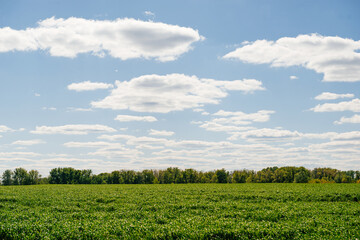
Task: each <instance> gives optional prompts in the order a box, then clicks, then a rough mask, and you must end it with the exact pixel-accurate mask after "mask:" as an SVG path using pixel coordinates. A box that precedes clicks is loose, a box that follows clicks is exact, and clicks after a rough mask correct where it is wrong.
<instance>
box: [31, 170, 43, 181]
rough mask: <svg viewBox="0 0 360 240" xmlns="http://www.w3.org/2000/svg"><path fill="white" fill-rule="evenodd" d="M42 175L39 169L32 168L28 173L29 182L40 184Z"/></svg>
mask: <svg viewBox="0 0 360 240" xmlns="http://www.w3.org/2000/svg"><path fill="white" fill-rule="evenodd" d="M40 177H41V175H40V174H39V172H38V171H37V170H30V171H29V173H28V182H29V184H38V183H39V181H40Z"/></svg>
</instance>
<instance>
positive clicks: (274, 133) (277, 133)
mask: <svg viewBox="0 0 360 240" xmlns="http://www.w3.org/2000/svg"><path fill="white" fill-rule="evenodd" d="M240 135H241V137H242V138H246V139H262V140H272V139H274V140H275V139H288V138H297V137H300V136H301V133H299V132H297V131H289V130H283V129H271V128H261V129H255V130H250V131H246V132H243V133H241V134H240Z"/></svg>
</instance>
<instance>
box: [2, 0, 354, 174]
mask: <svg viewBox="0 0 360 240" xmlns="http://www.w3.org/2000/svg"><path fill="white" fill-rule="evenodd" d="M359 11H360V2H359V1H356V0H348V1H340V0H337V1H334V0H319V1H310V0H309V1H306V0H305V1H295V0H289V1H278V0H275V1H266V0H246V1H245V0H237V1H235V0H228V1H210V0H207V1H206V0H197V1H190V0H185V1H165V0H157V1H145V0H142V1H140V0H134V1H113V0H106V1H89V0H86V1H83V0H79V1H69V0H65V1H64V0H63V1H45V0H43V1H40V0H34V1H25V0H24V1H20V0H14V1H6V0H0V82H1V87H0V173H1V172H3V171H4V170H6V169H14V168H17V167H23V168H25V169H27V170H30V169H37V170H38V171H39V172H40V173H41V174H43V175H44V176H46V175H48V173H49V171H50V170H51V169H52V168H56V167H73V168H76V169H92V170H93V172H94V173H100V172H111V171H113V170H119V169H133V170H142V169H165V168H167V167H179V168H181V169H185V168H194V169H197V170H204V171H208V170H213V169H219V168H225V169H227V170H236V169H253V170H260V169H262V168H265V167H270V166H279V167H281V166H304V167H307V168H310V169H312V168H316V167H331V168H337V169H341V170H348V169H353V170H358V169H360V91H359V90H360V28H359V22H360V14H358V13H359Z"/></svg>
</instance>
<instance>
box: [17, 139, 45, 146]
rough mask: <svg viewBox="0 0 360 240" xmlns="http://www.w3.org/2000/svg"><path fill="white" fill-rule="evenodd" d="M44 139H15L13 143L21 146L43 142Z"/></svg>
mask: <svg viewBox="0 0 360 240" xmlns="http://www.w3.org/2000/svg"><path fill="white" fill-rule="evenodd" d="M43 143H45V141H43V140H41V139H32V140H17V141H15V142H13V143H12V144H13V145H21V146H32V145H37V144H43Z"/></svg>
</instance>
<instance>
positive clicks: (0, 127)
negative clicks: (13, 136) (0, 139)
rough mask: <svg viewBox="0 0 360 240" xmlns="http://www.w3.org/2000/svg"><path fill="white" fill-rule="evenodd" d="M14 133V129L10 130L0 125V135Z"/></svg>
mask: <svg viewBox="0 0 360 240" xmlns="http://www.w3.org/2000/svg"><path fill="white" fill-rule="evenodd" d="M13 131H15V130H14V129H11V128H9V127H7V126H5V125H0V132H1V133H4V132H13Z"/></svg>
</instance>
